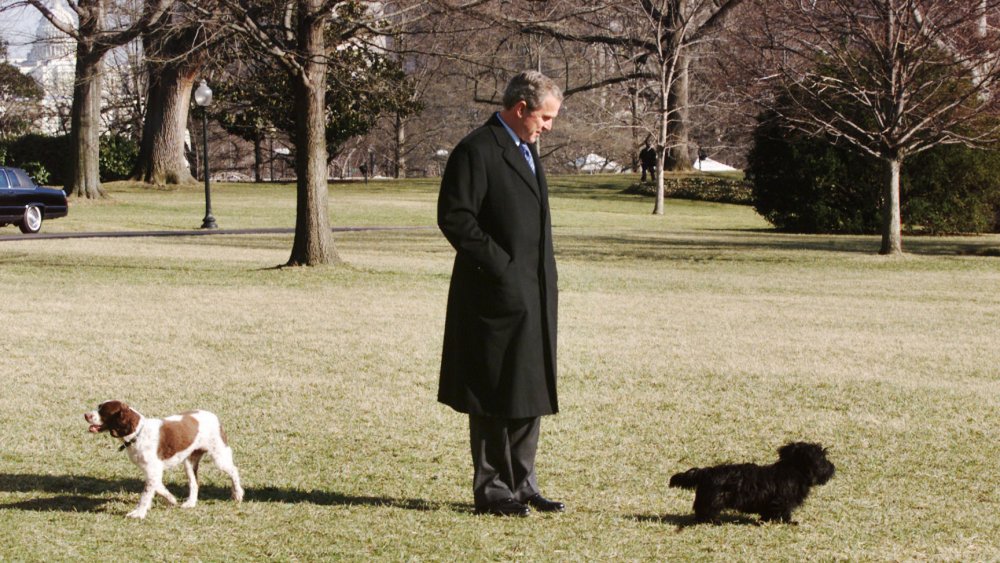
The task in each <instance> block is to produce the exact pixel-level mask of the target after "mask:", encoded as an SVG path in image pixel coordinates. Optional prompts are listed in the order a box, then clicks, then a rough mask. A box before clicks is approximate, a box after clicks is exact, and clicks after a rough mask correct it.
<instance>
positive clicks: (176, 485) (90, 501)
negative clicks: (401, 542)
mask: <svg viewBox="0 0 1000 563" xmlns="http://www.w3.org/2000/svg"><path fill="white" fill-rule="evenodd" d="M166 485H167V488H168V489H170V491H171V492H172V493H174V495H175V496H177V497H178V499H182V498H184V497H186V496H187V481H186V480H184V479H182V480H181V481H179V482H173V483H167V484H166ZM142 488H143V482H142V481H141V480H139V479H102V478H96V477H88V476H84V475H33V474H11V473H0V492H8V493H33V492H37V493H53V494H56V495H57V496H54V497H50V498H44V499H41V498H40V499H29V500H25V501H21V502H14V503H9V504H2V505H0V510H2V509H5V508H6V509H13V510H32V511H43V512H44V511H62V512H93V511H96V510H98V509H99V508H101V507H102V506H103V505H104V504H106V503H107V502H109V501H110V500H111V499H109V498H103V497H105V496H106V495H107V493H108V492H113V491H125V492H127V493H128V494H129V495H134V496H135V498H136V499H138V495H139V493H140V492H141V491H142ZM230 492H231V491H230V488H229V487H228V486H222V485H216V484H211V483H209V484H202V485H201V486H200V487H199V491H198V499H199V500H209V499H211V500H228V499H229V498H230ZM243 498H244V500H246V501H251V502H273V503H285V504H300V503H302V504H315V505H320V506H371V507H387V508H401V509H404V510H419V511H436V510H441V509H450V510H457V511H467V512H472V510H473V506H472V505H471V504H469V503H460V502H439V501H432V500H426V499H416V498H392V497H380V496H365V495H351V494H344V493H338V492H335V491H321V490H310V491H305V490H302V489H296V488H282V487H268V486H265V487H252V486H251V487H247V489H246V493H245V495H244V497H243ZM133 500H135V499H133Z"/></svg>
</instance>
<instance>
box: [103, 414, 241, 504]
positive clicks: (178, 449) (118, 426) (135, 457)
mask: <svg viewBox="0 0 1000 563" xmlns="http://www.w3.org/2000/svg"><path fill="white" fill-rule="evenodd" d="M83 417H84V418H85V419H86V420H87V422H88V423H89V424H90V428H89V430H90V431H91V432H104V431H108V433H110V434H111V435H112V436H114V437H115V438H118V439H120V440H121V441H122V446H121V448H120V449H122V450H128V457H129V459H131V460H132V463H134V464H136V465H138V466H139V467H140V468H141V469H142V470H143V471H144V472H145V473H146V487H145V489H143V491H142V496H140V497H139V506H137V507H136V508H135V510H133V511H132V512H129V513H128V516H129V517H130V518H145V517H146V512H148V511H149V507H150V506H151V505H152V504H153V496H154V495H156V494H159V495H160V496H162V497H163V498H164V499H166V500H167V502H168V503H170V504H171V505H176V504H177V499H176V498H174V495H172V494H170V491H168V490H167V488H166V487H164V486H163V471H164V470H165V469H169V468H171V467H174V466H175V465H178V464H180V463H181V462H184V469H185V471H186V472H187V476H188V484H189V492H188V498H187V501H185V502H184V504H183V505H181V506H183V507H184V508H192V507H194V506H195V504H197V502H198V463H199V462H200V461H201V458H202V456H204V455H205V454H206V453H207V454H208V455H210V456H212V460H213V461H214V462H215V465H216V467H218V468H219V469H221V470H222V471H223V472H225V473H226V474H227V475H229V478H230V479H232V480H233V495H232V496H233V500H235V501H236V502H240V501H242V500H243V487H242V486H240V473H239V471H238V470H237V469H236V465H234V464H233V450H232V449H231V448H230V447H229V445H228V444H226V434H225V432H223V431H222V425H221V424H220V423H219V418H218V417H217V416H215V415H214V414H212V413H210V412H208V411H200V410H199V411H189V412H185V413H183V414H178V415H173V416H168V417H166V418H163V419H159V418H146V417H144V416H142V415H141V414H139V412H138V411H136V410H135V409H133V408H132V407H130V406H128V405H126V404H125V403H123V402H121V401H105V402H103V403H101V404H100V405H99V406H98V407H97V410H95V411H91V412H88V413H85V414H84V415H83Z"/></svg>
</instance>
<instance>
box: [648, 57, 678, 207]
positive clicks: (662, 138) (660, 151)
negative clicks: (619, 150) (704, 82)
mask: <svg viewBox="0 0 1000 563" xmlns="http://www.w3.org/2000/svg"><path fill="white" fill-rule="evenodd" d="M673 70H674V69H673V65H672V64H671V61H670V60H669V59H666V60H663V59H661V62H660V96H659V97H660V111H659V113H660V133H659V135H657V137H658V138H657V140H656V204H655V205H654V206H653V215H663V214H664V209H663V199H664V194H663V192H664V186H663V165H664V163H665V161H666V154H667V127H668V123H669V121H670V106H669V105H668V103H669V92H668V89H669V84H670V83H671V80H672V78H673Z"/></svg>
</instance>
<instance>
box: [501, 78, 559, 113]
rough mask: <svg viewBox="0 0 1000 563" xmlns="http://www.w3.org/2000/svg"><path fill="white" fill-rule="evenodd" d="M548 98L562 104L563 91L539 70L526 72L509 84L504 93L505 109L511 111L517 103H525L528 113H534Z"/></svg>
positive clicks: (512, 79)
mask: <svg viewBox="0 0 1000 563" xmlns="http://www.w3.org/2000/svg"><path fill="white" fill-rule="evenodd" d="M548 96H555V97H556V99H558V100H559V101H560V102H561V101H562V99H563V94H562V90H561V89H560V88H559V86H557V85H556V83H555V82H553V81H552V79H551V78H549V77H548V76H545V75H544V74H542V73H540V72H538V71H537V70H526V71H524V72H522V73H520V74H518V75H517V76H515V77H514V78H511V79H510V82H508V83H507V89H506V90H505V91H504V93H503V108H504V109H510V108H512V107H514V106H515V105H517V102H520V101H524V103H525V104H527V106H528V107H527V109H528V111H534V110H536V109H538V108H539V107H541V105H542V102H543V101H544V100H545V98H547V97H548Z"/></svg>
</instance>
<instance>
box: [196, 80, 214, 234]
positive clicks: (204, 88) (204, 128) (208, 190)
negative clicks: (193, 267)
mask: <svg viewBox="0 0 1000 563" xmlns="http://www.w3.org/2000/svg"><path fill="white" fill-rule="evenodd" d="M194 103H196V104H198V105H199V106H201V110H202V111H201V139H202V145H203V147H204V159H203V161H202V167H201V168H202V172H203V174H204V176H205V218H204V219H203V220H202V223H201V228H202V229H218V228H219V225H217V224H216V223H215V217H213V216H212V186H211V183H210V180H209V176H210V175H211V174H210V172H209V167H208V106H210V105H211V104H212V89H211V88H209V87H208V83H207V82H206V81H205V80H204V79H202V81H201V84H200V85H199V86H198V88H197V89H196V90H195V91H194Z"/></svg>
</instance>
